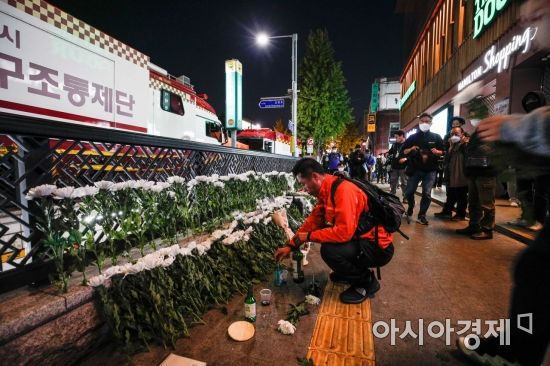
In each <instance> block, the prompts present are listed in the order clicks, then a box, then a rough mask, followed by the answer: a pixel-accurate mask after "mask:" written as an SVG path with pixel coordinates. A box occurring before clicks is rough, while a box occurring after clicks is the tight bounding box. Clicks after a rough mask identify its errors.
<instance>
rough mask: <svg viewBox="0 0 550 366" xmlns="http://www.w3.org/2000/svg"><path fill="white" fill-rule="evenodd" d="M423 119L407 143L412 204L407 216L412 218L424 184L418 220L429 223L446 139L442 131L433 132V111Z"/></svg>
mask: <svg viewBox="0 0 550 366" xmlns="http://www.w3.org/2000/svg"><path fill="white" fill-rule="evenodd" d="M419 119H420V124H419V125H418V128H419V129H420V131H418V132H417V133H415V134H412V135H411V136H409V138H408V139H407V140H406V141H405V144H404V145H403V153H404V155H405V156H406V157H407V158H408V161H409V162H408V166H407V171H406V172H407V174H408V175H409V179H408V182H407V190H406V192H405V197H406V198H407V202H408V204H409V207H408V209H407V216H408V217H410V216H412V215H413V210H414V205H415V202H414V194H415V192H416V189H417V188H418V184H419V183H422V199H421V200H420V210H419V211H418V220H417V222H418V223H420V224H422V225H428V220H427V219H426V212H427V211H428V208H429V207H430V203H431V202H432V197H431V195H432V188H433V186H434V182H435V178H436V174H437V168H438V161H439V157H440V156H441V155H443V154H444V152H443V139H442V138H441V136H439V135H438V134H436V133H433V132H430V127H431V126H432V116H431V115H430V114H428V113H422V114H421V115H420V116H419Z"/></svg>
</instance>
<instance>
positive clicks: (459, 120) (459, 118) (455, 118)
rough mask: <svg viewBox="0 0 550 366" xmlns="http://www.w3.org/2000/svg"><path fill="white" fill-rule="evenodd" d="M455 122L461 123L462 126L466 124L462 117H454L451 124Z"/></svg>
mask: <svg viewBox="0 0 550 366" xmlns="http://www.w3.org/2000/svg"><path fill="white" fill-rule="evenodd" d="M454 121H458V123H460V124H461V125H462V126H464V125H465V124H466V120H465V119H464V118H462V117H460V116H454V117H453V118H451V123H453V122H454Z"/></svg>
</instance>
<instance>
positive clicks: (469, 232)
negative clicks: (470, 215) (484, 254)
mask: <svg viewBox="0 0 550 366" xmlns="http://www.w3.org/2000/svg"><path fill="white" fill-rule="evenodd" d="M480 231H481V229H480V228H479V227H477V226H470V225H468V226H466V227H465V228H464V229H456V230H455V232H456V233H457V234H463V235H473V234H475V233H479V232H480Z"/></svg>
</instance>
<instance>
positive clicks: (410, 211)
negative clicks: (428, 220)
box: [407, 206, 414, 216]
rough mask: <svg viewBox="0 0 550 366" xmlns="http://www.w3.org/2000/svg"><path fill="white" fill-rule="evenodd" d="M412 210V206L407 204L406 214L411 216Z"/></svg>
mask: <svg viewBox="0 0 550 366" xmlns="http://www.w3.org/2000/svg"><path fill="white" fill-rule="evenodd" d="M413 211H414V209H413V208H412V207H410V206H409V208H408V209H407V216H412V215H413Z"/></svg>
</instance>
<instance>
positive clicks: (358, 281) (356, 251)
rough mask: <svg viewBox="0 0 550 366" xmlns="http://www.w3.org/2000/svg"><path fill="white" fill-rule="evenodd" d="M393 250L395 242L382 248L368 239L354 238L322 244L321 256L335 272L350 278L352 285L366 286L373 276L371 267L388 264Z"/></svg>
mask: <svg viewBox="0 0 550 366" xmlns="http://www.w3.org/2000/svg"><path fill="white" fill-rule="evenodd" d="M393 250H394V249H393V244H390V245H389V246H388V247H386V249H382V248H380V247H379V246H378V245H376V244H374V243H373V242H369V241H368V240H352V241H349V242H347V243H323V244H321V257H322V258H323V260H324V261H325V263H326V264H327V265H328V266H329V267H330V268H331V269H332V270H333V271H334V272H336V273H338V274H339V275H342V276H345V277H347V278H349V279H350V281H351V282H352V285H355V286H366V285H367V284H369V283H370V281H371V276H372V272H371V271H370V269H369V268H371V267H382V266H384V265H386V264H387V263H388V262H389V261H390V260H391V258H392V257H393Z"/></svg>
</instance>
